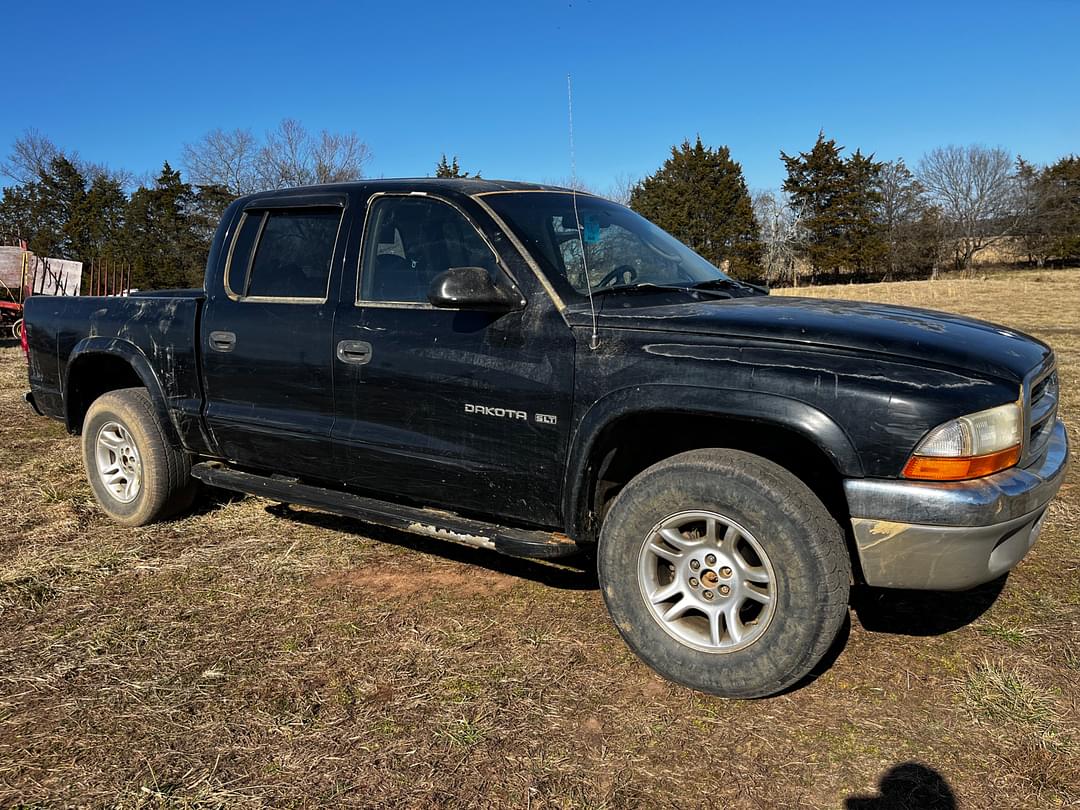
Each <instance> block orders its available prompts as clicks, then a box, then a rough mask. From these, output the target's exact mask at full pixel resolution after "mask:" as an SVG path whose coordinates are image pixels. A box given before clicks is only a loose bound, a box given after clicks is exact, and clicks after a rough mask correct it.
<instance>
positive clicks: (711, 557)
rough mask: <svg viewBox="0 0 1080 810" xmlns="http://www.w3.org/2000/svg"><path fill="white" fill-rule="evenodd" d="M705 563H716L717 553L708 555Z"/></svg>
mask: <svg viewBox="0 0 1080 810" xmlns="http://www.w3.org/2000/svg"><path fill="white" fill-rule="evenodd" d="M705 564H706V565H716V555H715V554H709V555H707V556H706V557H705Z"/></svg>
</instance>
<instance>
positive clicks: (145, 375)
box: [63, 335, 181, 446]
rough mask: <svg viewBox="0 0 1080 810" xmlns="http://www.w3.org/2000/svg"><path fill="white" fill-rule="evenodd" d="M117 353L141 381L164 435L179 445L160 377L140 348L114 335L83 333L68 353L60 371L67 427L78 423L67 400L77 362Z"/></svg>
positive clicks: (76, 427)
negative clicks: (62, 377)
mask: <svg viewBox="0 0 1080 810" xmlns="http://www.w3.org/2000/svg"><path fill="white" fill-rule="evenodd" d="M103 355H104V356H109V357H117V358H120V359H121V360H123V361H124V362H126V363H127V364H128V365H129V366H131V368H132V370H133V371H134V372H135V374H136V376H138V378H139V380H141V381H142V384H143V386H144V387H145V388H146V392H147V394H148V395H149V397H150V402H151V404H152V405H153V406H154V413H155V415H156V416H157V418H158V424H160V425H161V427H162V430H164V431H165V433H166V438H167V439H168V440H169V441H170V442H172V443H173V444H174V445H176V446H181V442H180V432H179V430H178V428H177V425H176V424H175V422H174V421H173V418H172V414H171V413H170V411H169V407H168V404H167V402H166V400H165V391H164V389H163V388H162V385H161V381H160V380H159V379H158V376H157V374H156V373H155V371H154V367H153V366H152V365H151V364H150V361H149V360H147V358H146V355H145V354H143V352H142V350H141V349H140V348H139V347H138V346H136V345H135V344H134V343H132V342H131V341H129V340H125V339H123V338H118V337H104V336H101V335H96V336H92V337H86V338H83V339H82V340H80V341H79V342H78V343H76V344H75V348H73V349H72V350H71V354H70V355H69V356H68V362H67V369H66V371H65V373H64V389H63V391H64V421H65V424H66V425H67V429H68V431H70V432H72V433H75V432H77V431H78V430H79V429H80V428H81V427H82V426H81V425H79V424H75V422H76V421H77V420H76V419H75V414H74V412H73V409H72V402H71V396H70V394H71V381H72V379H73V378H74V377H75V375H76V374H78V370H79V367H80V363H82V362H85V361H87V360H89V359H92V358H94V357H100V356H103Z"/></svg>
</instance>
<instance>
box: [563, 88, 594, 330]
mask: <svg viewBox="0 0 1080 810" xmlns="http://www.w3.org/2000/svg"><path fill="white" fill-rule="evenodd" d="M566 112H567V119H568V120H569V122H570V197H571V199H572V200H573V201H574V225H575V226H576V227H577V238H578V246H579V247H580V248H581V267H582V269H583V270H584V271H585V289H586V290H588V292H589V313H590V314H591V315H592V335H591V336H590V338H589V348H590V349H596V348H597V347H598V346H599V345H600V335H599V334H597V331H596V306H595V305H594V304H593V297H592V277H591V276H590V275H589V259H588V257H587V256H586V255H585V238H584V236H582V228H581V217H579V216H578V208H577V184H578V182H577V162H576V160H575V158H574V88H573V86H572V85H571V83H570V74H569V73H567V74H566Z"/></svg>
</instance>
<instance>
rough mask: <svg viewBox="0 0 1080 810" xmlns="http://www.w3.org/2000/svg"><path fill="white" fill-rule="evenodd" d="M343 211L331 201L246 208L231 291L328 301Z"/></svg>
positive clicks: (232, 258) (228, 277)
mask: <svg viewBox="0 0 1080 810" xmlns="http://www.w3.org/2000/svg"><path fill="white" fill-rule="evenodd" d="M342 215H343V210H342V208H340V207H332V206H327V207H303V208H270V209H267V210H258V209H254V210H248V211H245V212H244V214H243V217H242V219H241V221H240V225H239V227H238V228H237V231H236V236H235V237H234V239H233V244H232V249H231V251H230V254H229V263H228V267H227V268H226V273H225V289H226V292H227V293H228V294H229V296H230V297H232V298H236V299H240V300H261V301H265V300H278V301H296V302H322V301H325V300H326V297H327V290H328V286H329V283H330V267H331V263H332V261H333V258H334V251H335V248H336V245H337V240H338V232H339V231H340V229H341V221H342Z"/></svg>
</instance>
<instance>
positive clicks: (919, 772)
mask: <svg viewBox="0 0 1080 810" xmlns="http://www.w3.org/2000/svg"><path fill="white" fill-rule="evenodd" d="M956 807H957V804H956V796H955V795H953V791H952V788H951V787H949V783H948V782H946V781H945V777H943V776H942V775H941V774H940V773H938V772H937V771H935V770H934V769H933V768H930V767H927V766H926V765H923V764H921V763H919V762H904V763H902V764H900V765H894V766H893V767H892V768H890V769H889V770H888V771H887V772H886V773H885V775H884V776H882V777H881V781H880V782H878V792H877V794H876V795H871V796H861V795H860V796H850V797H848V798H847V799H846V800H845V801H844V810H956Z"/></svg>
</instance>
